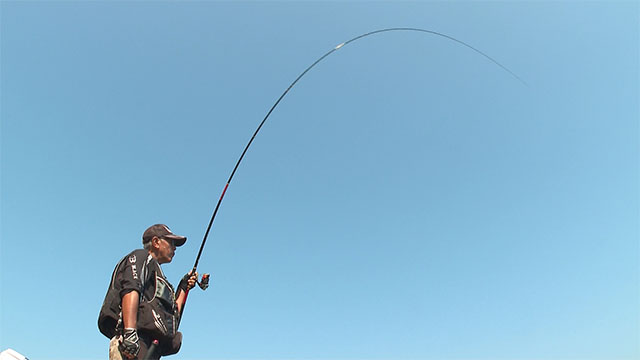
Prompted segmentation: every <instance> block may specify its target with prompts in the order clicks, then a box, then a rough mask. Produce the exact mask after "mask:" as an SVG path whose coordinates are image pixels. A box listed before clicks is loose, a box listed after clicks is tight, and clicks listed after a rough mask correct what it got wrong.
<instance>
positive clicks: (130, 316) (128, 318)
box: [122, 290, 140, 329]
mask: <svg viewBox="0 0 640 360" xmlns="http://www.w3.org/2000/svg"><path fill="white" fill-rule="evenodd" d="M139 302H140V294H139V293H138V292H137V291H135V290H134V291H131V292H128V293H127V294H125V295H124V296H123V297H122V322H123V323H124V327H125V328H129V329H137V328H138V305H139Z"/></svg>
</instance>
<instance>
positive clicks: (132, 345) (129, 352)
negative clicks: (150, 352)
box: [118, 328, 140, 359]
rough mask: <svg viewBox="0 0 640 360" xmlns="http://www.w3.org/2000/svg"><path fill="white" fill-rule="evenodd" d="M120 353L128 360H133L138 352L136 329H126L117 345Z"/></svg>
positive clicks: (138, 342) (138, 340)
mask: <svg viewBox="0 0 640 360" xmlns="http://www.w3.org/2000/svg"><path fill="white" fill-rule="evenodd" d="M118 348H119V349H120V352H121V353H122V354H123V355H124V356H126V357H127V358H129V359H135V358H136V357H137V356H138V353H139V352H140V339H139V338H138V332H137V331H136V329H131V328H126V329H124V334H122V340H121V341H120V345H118Z"/></svg>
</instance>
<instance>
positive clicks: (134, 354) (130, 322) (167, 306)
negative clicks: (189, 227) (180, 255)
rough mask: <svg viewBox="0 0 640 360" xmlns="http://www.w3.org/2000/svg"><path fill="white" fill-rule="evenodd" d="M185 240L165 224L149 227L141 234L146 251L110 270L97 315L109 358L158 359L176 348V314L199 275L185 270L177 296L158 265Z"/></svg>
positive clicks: (179, 341)
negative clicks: (107, 344) (98, 314)
mask: <svg viewBox="0 0 640 360" xmlns="http://www.w3.org/2000/svg"><path fill="white" fill-rule="evenodd" d="M186 241H187V238H186V237H185V236H179V235H175V234H174V233H173V232H172V231H171V230H170V229H169V227H167V226H166V225H163V224H156V225H152V226H151V227H149V228H148V229H147V230H146V231H145V232H144V234H143V235H142V244H143V247H144V249H138V250H134V251H132V252H131V253H129V254H128V255H127V256H125V257H124V258H123V259H122V260H120V262H119V263H118V265H117V266H116V268H115V269H114V271H113V275H112V277H111V284H110V285H109V290H108V291H107V295H106V297H105V300H104V303H103V305H102V309H101V310H100V316H99V317H98V327H99V328H100V331H101V332H102V333H103V334H104V335H105V336H107V337H108V338H110V339H111V341H110V344H109V360H127V359H144V358H145V356H148V358H149V359H159V358H160V356H164V355H171V354H175V353H177V352H178V351H179V350H180V345H181V344H182V333H180V332H179V331H178V324H179V322H180V314H182V311H181V310H182V306H183V304H184V302H185V300H186V296H187V291H188V290H189V289H191V288H193V287H194V286H195V284H196V282H197V278H198V274H197V273H193V274H192V271H189V273H187V274H186V275H185V276H184V277H183V278H182V280H181V281H180V283H179V285H178V289H177V292H176V291H174V288H173V286H172V285H171V284H170V283H169V282H168V281H167V279H166V278H165V276H164V273H163V272H162V268H161V267H160V264H165V263H169V262H171V260H173V256H174V255H175V250H176V247H178V246H182V245H184V243H185V242H186ZM154 341H157V342H158V345H157V347H156V348H155V349H153V347H152V343H153V342H154ZM150 348H152V349H153V350H152V351H151V352H152V353H151V354H149V355H150V356H149V355H147V352H149V350H150Z"/></svg>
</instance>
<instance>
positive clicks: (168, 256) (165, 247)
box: [156, 238, 176, 264]
mask: <svg viewBox="0 0 640 360" xmlns="http://www.w3.org/2000/svg"><path fill="white" fill-rule="evenodd" d="M156 239H158V241H157V243H156V244H157V248H156V249H157V252H156V260H158V263H160V264H164V263H169V262H171V260H173V256H174V255H175V254H176V246H175V245H174V243H173V240H171V239H165V238H156Z"/></svg>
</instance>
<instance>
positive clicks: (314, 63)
mask: <svg viewBox="0 0 640 360" xmlns="http://www.w3.org/2000/svg"><path fill="white" fill-rule="evenodd" d="M390 31H413V32H421V33H428V34H432V35H437V36H441V37H444V38H446V39H449V40H452V41H455V42H456V43H458V44H461V45H463V46H465V47H467V48H469V49H471V50H473V51H474V52H476V53H478V54H480V55H482V56H483V57H485V58H486V59H488V60H490V61H491V62H493V63H494V64H496V65H497V66H499V67H500V68H501V69H503V70H504V71H506V72H507V73H509V74H510V75H511V76H512V77H514V78H515V79H516V80H518V81H519V82H520V83H522V84H523V85H525V86H528V85H527V83H526V82H525V81H524V80H523V79H522V78H520V77H519V76H518V75H516V74H515V73H514V72H513V71H511V70H509V69H508V68H507V67H506V66H504V65H502V64H501V63H499V62H498V61H497V60H495V59H494V58H492V57H491V56H489V55H487V54H485V53H484V52H482V51H480V50H478V49H476V48H475V47H473V46H471V45H469V44H467V43H465V42H464V41H461V40H458V39H456V38H454V37H452V36H449V35H446V34H443V33H439V32H437V31H431V30H424V29H419V28H408V27H401V28H387V29H381V30H375V31H371V32H368V33H365V34H362V35H360V36H356V37H354V38H353V39H350V40H347V41H345V42H343V43H341V44H339V45H337V46H336V47H335V48H333V49H331V50H329V51H328V52H327V53H325V54H324V55H322V56H321V57H320V58H318V60H316V61H314V62H313V64H311V65H309V67H307V68H306V69H305V70H304V71H303V72H302V73H301V74H300V75H298V77H297V78H296V79H295V80H294V81H293V82H292V83H291V84H290V85H289V87H287V89H286V90H285V91H284V92H283V93H282V95H280V97H279V98H278V100H277V101H276V102H275V103H274V104H273V106H271V109H269V112H267V115H266V116H265V117H264V119H262V122H260V125H258V128H257V129H256V130H255V132H254V133H253V136H251V139H250V140H249V142H248V143H247V145H246V146H245V148H244V150H243V151H242V154H241V155H240V158H238V161H237V162H236V165H235V166H234V167H233V171H232V172H231V175H230V176H229V179H227V183H226V185H225V186H224V189H223V190H222V194H221V195H220V198H219V199H218V203H217V204H216V207H215V209H214V210H213V215H212V216H211V220H209V225H208V226H207V231H206V232H205V233H204V238H203V239H202V243H201V245H200V250H199V251H198V256H196V261H195V263H194V265H193V272H194V273H195V272H196V268H197V267H198V262H199V261H200V256H201V255H202V250H203V249H204V245H205V243H206V241H207V237H208V236H209V232H210V231H211V227H212V225H213V221H214V220H215V218H216V215H217V214H218V210H219V209H220V204H222V200H223V199H224V195H225V194H226V192H227V189H228V188H229V184H230V183H231V180H233V176H234V175H235V173H236V170H238V167H239V166H240V163H241V162H242V159H244V156H245V154H246V153H247V150H249V147H250V146H251V144H252V143H253V140H254V139H255V138H256V135H258V133H259V132H260V129H262V126H263V125H264V123H265V122H266V121H267V119H268V118H269V116H270V115H271V113H272V112H273V110H274V109H275V108H276V107H277V106H278V104H280V101H282V99H283V98H284V97H285V96H286V95H287V93H289V90H291V88H293V86H295V85H296V83H297V82H298V81H299V80H300V79H301V78H302V77H303V76H305V75H306V74H307V73H308V72H309V71H310V70H311V69H312V68H313V67H314V66H316V65H317V64H318V63H320V62H321V61H322V60H324V59H325V58H326V57H328V56H329V55H331V54H333V53H334V52H336V51H338V50H339V49H342V48H343V47H345V46H347V45H349V44H351V43H352V42H355V41H357V40H360V39H362V38H365V37H367V36H371V35H374V34H379V33H383V32H390Z"/></svg>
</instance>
